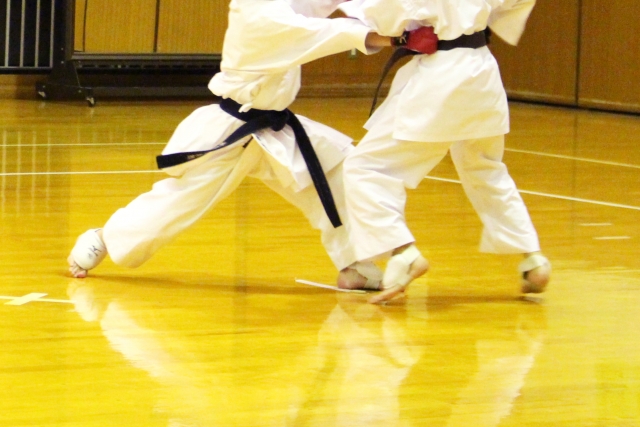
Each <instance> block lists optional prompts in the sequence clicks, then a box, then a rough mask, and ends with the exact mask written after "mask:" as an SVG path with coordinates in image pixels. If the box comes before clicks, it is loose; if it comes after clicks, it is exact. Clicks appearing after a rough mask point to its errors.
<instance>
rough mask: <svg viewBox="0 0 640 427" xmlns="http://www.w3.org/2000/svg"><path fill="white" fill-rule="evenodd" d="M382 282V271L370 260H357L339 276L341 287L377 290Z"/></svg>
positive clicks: (339, 285)
mask: <svg viewBox="0 0 640 427" xmlns="http://www.w3.org/2000/svg"><path fill="white" fill-rule="evenodd" d="M381 284H382V271H380V269H379V268H378V266H377V265H375V264H374V263H372V262H370V261H357V262H355V263H353V264H351V265H350V266H349V267H347V268H345V269H343V270H342V271H341V272H340V275H339V276H338V287H339V288H341V289H366V290H371V291H377V290H379V289H380V286H381Z"/></svg>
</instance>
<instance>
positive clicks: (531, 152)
mask: <svg viewBox="0 0 640 427" xmlns="http://www.w3.org/2000/svg"><path fill="white" fill-rule="evenodd" d="M504 151H511V152H514V153H523V154H535V155H536V156H543V157H555V158H557V159H566V160H575V161H578V162H587V163H598V164H600V165H608V166H620V167H623V168H633V169H640V165H632V164H630V163H619V162H609V161H606V160H596V159H587V158H585V157H573V156H565V155H562V154H549V153H542V152H540V151H529V150H517V149H515V148H505V149H504Z"/></svg>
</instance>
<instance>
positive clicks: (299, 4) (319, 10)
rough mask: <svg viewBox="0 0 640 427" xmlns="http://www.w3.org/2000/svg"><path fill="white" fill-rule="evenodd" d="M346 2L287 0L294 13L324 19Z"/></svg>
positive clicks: (336, 0)
mask: <svg viewBox="0 0 640 427" xmlns="http://www.w3.org/2000/svg"><path fill="white" fill-rule="evenodd" d="M345 1H347V0H288V2H289V5H290V6H291V9H293V11H294V12H296V13H299V14H300V15H304V16H306V17H309V18H326V17H328V16H329V15H331V14H332V13H333V12H335V11H336V10H337V9H338V6H339V5H340V4H341V3H344V2H345Z"/></svg>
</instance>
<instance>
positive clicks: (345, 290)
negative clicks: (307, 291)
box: [296, 279, 367, 294]
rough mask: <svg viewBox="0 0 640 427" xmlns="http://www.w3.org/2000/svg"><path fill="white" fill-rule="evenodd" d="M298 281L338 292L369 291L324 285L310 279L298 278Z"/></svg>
mask: <svg viewBox="0 0 640 427" xmlns="http://www.w3.org/2000/svg"><path fill="white" fill-rule="evenodd" d="M296 283H302V284H303V285H310V286H315V287H317V288H323V289H331V290H332V291H338V292H349V293H353V294H366V293H367V292H366V291H363V290H360V289H342V288H338V287H336V286H329V285H323V284H322V283H316V282H310V281H308V280H303V279H296Z"/></svg>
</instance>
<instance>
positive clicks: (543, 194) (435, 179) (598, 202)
mask: <svg viewBox="0 0 640 427" xmlns="http://www.w3.org/2000/svg"><path fill="white" fill-rule="evenodd" d="M425 178H426V179H431V180H434V181H443V182H451V183H454V184H462V183H461V182H460V181H458V180H457V179H448V178H437V177H435V176H425ZM518 191H519V192H520V193H522V194H531V195H533V196H542V197H549V198H551V199H561V200H569V201H572V202H580V203H590V204H592V205H601V206H608V207H611V208H622V209H632V210H636V211H640V206H632V205H621V204H619V203H609V202H601V201H599V200H589V199H581V198H578V197H569V196H560V195H558V194H549V193H540V192H538V191H527V190H520V189H518Z"/></svg>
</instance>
